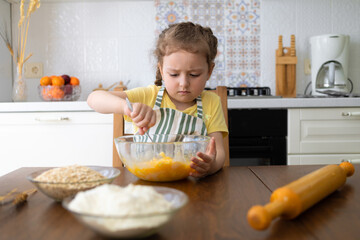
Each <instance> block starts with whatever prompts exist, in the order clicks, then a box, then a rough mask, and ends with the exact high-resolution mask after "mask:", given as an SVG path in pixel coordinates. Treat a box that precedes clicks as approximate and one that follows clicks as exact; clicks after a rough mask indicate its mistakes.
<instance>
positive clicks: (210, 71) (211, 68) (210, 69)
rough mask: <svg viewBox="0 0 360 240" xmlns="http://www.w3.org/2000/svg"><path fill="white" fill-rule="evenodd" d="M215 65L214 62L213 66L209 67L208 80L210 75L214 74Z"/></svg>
mask: <svg viewBox="0 0 360 240" xmlns="http://www.w3.org/2000/svg"><path fill="white" fill-rule="evenodd" d="M214 67H215V63H212V64H211V66H210V68H209V78H208V80H209V79H210V77H211V74H212V72H213V70H214Z"/></svg>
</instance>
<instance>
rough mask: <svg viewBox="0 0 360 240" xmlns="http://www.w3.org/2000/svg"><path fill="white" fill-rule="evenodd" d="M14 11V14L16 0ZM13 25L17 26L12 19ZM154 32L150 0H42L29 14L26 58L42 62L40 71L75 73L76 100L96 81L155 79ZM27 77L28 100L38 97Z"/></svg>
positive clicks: (137, 82)
mask: <svg viewBox="0 0 360 240" xmlns="http://www.w3.org/2000/svg"><path fill="white" fill-rule="evenodd" d="M139 6H141V7H139ZM12 13H13V19H16V20H18V19H19V5H18V4H14V7H13V12H12ZM40 26H41V27H40ZM13 28H14V29H16V30H17V22H15V21H14V22H13ZM154 33H155V7H154V3H153V1H131V0H122V1H74V2H72V1H66V2H62V3H61V2H46V1H43V2H41V7H40V8H39V9H37V10H36V12H34V13H33V15H32V16H31V20H30V29H29V36H28V44H27V46H26V49H27V50H26V52H27V53H30V52H32V53H34V54H33V56H32V57H31V58H30V60H29V62H42V63H43V64H44V75H48V76H50V75H62V74H69V75H73V76H77V77H78V78H79V79H80V84H81V87H82V94H81V97H80V100H85V99H86V98H87V95H88V94H89V93H90V92H91V91H92V89H94V88H97V87H98V84H99V83H102V84H103V86H104V87H108V86H110V85H111V84H113V83H115V82H118V81H121V80H122V81H124V82H127V81H128V80H130V83H129V84H128V86H129V87H136V86H146V85H148V84H151V83H153V81H154V79H155V70H154V69H155V63H153V62H152V61H151V57H150V56H152V50H153V48H154V44H155V42H154V36H155V34H154ZM14 34H17V31H14ZM14 39H17V38H16V36H14ZM27 83H28V89H29V90H28V101H41V100H40V97H39V96H38V94H37V91H36V89H37V86H38V85H39V79H28V80H27Z"/></svg>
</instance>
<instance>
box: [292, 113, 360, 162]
mask: <svg viewBox="0 0 360 240" xmlns="http://www.w3.org/2000/svg"><path fill="white" fill-rule="evenodd" d="M287 148H288V164H289V165H295V164H332V163H340V162H341V160H343V159H360V108H295V109H288V146H287Z"/></svg>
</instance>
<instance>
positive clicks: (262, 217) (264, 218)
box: [247, 202, 284, 230]
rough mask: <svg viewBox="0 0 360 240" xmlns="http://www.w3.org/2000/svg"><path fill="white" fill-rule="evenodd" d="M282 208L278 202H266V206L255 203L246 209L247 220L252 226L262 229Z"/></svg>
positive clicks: (279, 213) (266, 226)
mask: <svg viewBox="0 0 360 240" xmlns="http://www.w3.org/2000/svg"><path fill="white" fill-rule="evenodd" d="M283 208H284V206H283V205H282V204H281V203H280V202H273V203H268V204H267V205H266V206H260V205H256V206H253V207H252V208H250V210H249V211H248V214H247V220H248V222H249V224H250V226H251V227H252V228H254V229H256V230H264V229H266V228H268V227H269V225H270V223H271V221H272V220H273V219H274V218H276V217H278V216H280V215H281V212H282V211H283ZM269 209H270V211H269Z"/></svg>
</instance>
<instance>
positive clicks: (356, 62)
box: [260, 0, 360, 94]
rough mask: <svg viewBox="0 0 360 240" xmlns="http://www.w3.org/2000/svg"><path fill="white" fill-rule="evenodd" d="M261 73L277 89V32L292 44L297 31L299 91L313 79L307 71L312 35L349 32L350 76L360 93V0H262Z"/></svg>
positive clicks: (286, 41) (284, 40)
mask: <svg viewBox="0 0 360 240" xmlns="http://www.w3.org/2000/svg"><path fill="white" fill-rule="evenodd" d="M260 25H261V35H260V37H261V76H262V81H263V85H270V86H272V89H275V80H274V79H275V49H277V46H278V36H279V35H283V42H284V46H286V47H289V46H290V35H291V34H295V38H296V53H297V57H298V64H297V68H296V70H297V74H296V78H297V93H301V94H302V93H303V91H304V90H305V87H306V85H307V84H308V83H309V82H310V81H311V76H310V75H305V73H304V60H305V59H306V58H307V59H309V58H310V44H309V37H312V36H316V35H322V34H329V33H330V34H331V33H332V34H335V33H338V34H348V35H350V59H349V60H350V61H349V62H350V64H349V78H350V79H351V80H352V82H353V83H354V92H357V93H360V1H359V0H263V1H262V2H261V23H260Z"/></svg>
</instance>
